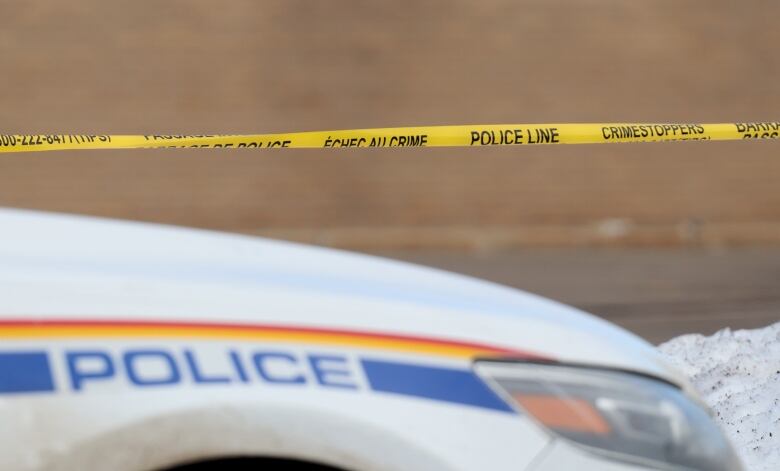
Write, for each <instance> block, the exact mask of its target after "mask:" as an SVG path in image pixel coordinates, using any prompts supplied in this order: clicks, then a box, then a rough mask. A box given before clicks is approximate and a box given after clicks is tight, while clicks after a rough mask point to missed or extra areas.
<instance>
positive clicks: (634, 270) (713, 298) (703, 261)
mask: <svg viewBox="0 0 780 471" xmlns="http://www.w3.org/2000/svg"><path fill="white" fill-rule="evenodd" d="M375 254H377V255H383V256H387V257H391V258H396V259H400V260H405V261H410V262H414V263H419V264H422V265H429V266H432V267H437V268H441V269H445V270H449V271H453V272H459V273H463V274H467V275H471V276H476V277H479V278H484V279H487V280H491V281H494V282H497V283H502V284H505V285H509V286H513V287H516V288H520V289H523V290H526V291H530V292H533V293H536V294H540V295H543V296H546V297H549V298H552V299H555V300H557V301H561V302H564V303H566V304H570V305H573V306H576V307H578V308H581V309H583V310H585V311H588V312H591V313H593V314H596V315H598V316H601V317H603V318H605V319H607V320H609V321H611V322H614V323H616V324H618V325H620V326H622V327H624V328H626V329H628V330H631V331H633V332H634V333H636V334H638V335H640V336H642V337H644V338H645V339H647V340H648V341H650V342H652V343H655V344H658V343H660V342H663V341H665V340H668V339H670V338H673V337H675V336H678V335H681V334H686V333H703V334H711V333H713V332H715V331H717V330H720V329H723V328H726V327H729V328H731V329H745V328H757V327H764V326H767V325H769V324H772V323H774V322H778V321H780V281H779V280H780V249H778V248H740V249H729V250H685V249H631V250H624V249H540V250H514V251H496V252H463V251H431V250H425V251H414V250H406V251H384V252H375Z"/></svg>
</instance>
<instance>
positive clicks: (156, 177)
mask: <svg viewBox="0 0 780 471" xmlns="http://www.w3.org/2000/svg"><path fill="white" fill-rule="evenodd" d="M778 18H780V2H778V1H777V0H741V1H734V0H644V1H638V0H637V1H628V0H479V1H476V0H469V1H465V0H451V1H444V0H441V1H430V0H423V1H409V0H398V1H386V2H378V1H345V0H328V1H320V2H314V1H301V0H264V1H249V0H234V1H223V2H217V1H204V0H183V1H169V0H162V1H140V0H135V1H127V0H120V1H100V0H73V1H70V2H59V1H54V0H48V1H44V0H24V1H19V0H17V1H8V0H6V1H3V2H2V3H1V4H0V24H1V25H2V27H0V71H1V72H2V73H0V85H1V86H0V129H2V132H3V133H76V134H94V133H127V134H134V133H148V134H168V133H172V134H176V133H193V134H198V133H263V132H277V131H278V132H283V131H305V130H320V129H338V128H357V127H390V126H407V125H436V124H469V123H539V122H588V121H691V122H718V121H759V120H772V121H774V120H778V119H780V87H778V83H780V80H779V79H780V54H778V44H780V28H779V27H778V25H777V20H778ZM778 182H780V147H778V143H777V142H732V143H696V142H691V143H671V144H644V145H618V144H615V145H599V146H570V147H568V146H553V147H529V148H509V147H505V148H479V149H413V148H409V149H392V150H387V149H360V150H355V149H350V150H335V151H325V150H301V151H295V150H282V151H278V152H269V151H266V150H259V151H258V150H254V151H253V150H201V151H198V150H179V149H174V150H170V149H168V150H143V151H109V152H68V153H52V154H45V153H44V154H25V155H4V156H2V158H0V206H11V207H22V208H35V209H45V210H53V211H64V212H73V213H82V214H90V215H98V216H110V217H119V218H128V219H135V220H143V221H153V222H164V223H172V224H184V225H192V226H197V227H203V228H212V229H222V230H229V231H237V232H244V233H252V234H262V235H270V236H272V237H278V238H286V239H292V240H300V241H307V242H315V243H319V244H323V245H331V246H337V247H346V248H355V249H362V250H368V251H382V253H385V254H389V255H391V256H395V257H398V258H404V259H409V260H414V261H421V262H424V263H427V264H431V265H436V266H442V267H445V268H450V269H454V270H458V271H463V272H466V273H472V274H477V275H480V276H483V277H486V278H489V279H494V280H496V281H501V282H504V283H508V284H514V285H516V286H521V287H525V288H529V289H532V290H533V291H537V292H540V293H542V294H547V295H549V296H553V297H556V298H558V299H561V300H563V301H567V302H570V303H573V304H575V305H578V306H580V307H584V308H586V309H589V310H591V311H594V312H596V313H598V314H601V315H603V316H605V317H608V318H610V319H612V320H614V321H615V322H618V323H621V324H622V325H624V326H626V327H629V328H631V329H633V330H635V331H637V332H639V333H640V334H641V335H644V336H645V337H646V338H648V339H651V340H653V341H658V340H663V339H665V338H668V337H670V336H672V335H675V334H678V333H681V332H687V331H697V330H698V331H708V330H709V331H712V330H714V329H715V328H719V327H723V326H726V325H731V326H747V327H755V326H759V325H766V324H767V323H769V322H771V321H773V320H778V319H780V288H778V285H777V281H776V280H778V279H780V249H777V248H770V247H771V246H775V247H777V246H778V245H780V186H779V185H778ZM0 231H2V228H0ZM541 247H546V248H548V249H546V250H548V251H544V250H540V248H541ZM593 247H598V248H605V247H606V248H611V249H613V250H610V251H609V253H603V252H600V251H598V250H597V251H593ZM615 247H619V248H620V247H622V248H623V249H625V250H628V249H626V248H630V250H628V251H619V250H618V251H616V250H614V248H615ZM670 247H671V248H674V250H672V251H669V248H670ZM739 247H742V248H739ZM745 247H747V248H745ZM410 248H411V249H416V250H417V251H416V252H414V253H412V252H404V251H399V250H400V249H410ZM638 248H641V250H639V249H638ZM659 248H665V249H664V250H661V251H659ZM713 248H715V249H717V250H715V251H713ZM723 248H728V249H729V252H728V253H727V254H725V255H724V254H723V252H722V249H723ZM738 248H739V249H738ZM464 249H466V250H464ZM470 249H477V250H470ZM517 249H523V250H525V249H533V250H532V251H531V252H528V251H526V252H523V251H522V250H521V251H520V252H517ZM692 249H695V250H692ZM442 250H444V251H445V252H444V253H440V252H439V251H442ZM513 250H514V252H512V251H513ZM509 252H512V253H509ZM475 254H476V255H475Z"/></svg>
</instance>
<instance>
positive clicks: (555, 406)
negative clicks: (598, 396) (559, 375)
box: [514, 394, 612, 435]
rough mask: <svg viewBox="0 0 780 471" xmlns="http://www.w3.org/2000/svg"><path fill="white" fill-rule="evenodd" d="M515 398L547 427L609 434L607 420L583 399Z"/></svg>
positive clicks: (536, 396)
mask: <svg viewBox="0 0 780 471" xmlns="http://www.w3.org/2000/svg"><path fill="white" fill-rule="evenodd" d="M514 398H515V400H516V401H517V402H518V403H519V404H520V405H521V406H522V407H523V409H525V410H526V412H528V413H529V414H531V415H532V416H534V417H535V418H536V419H537V420H538V421H540V422H541V423H542V424H544V425H545V426H546V427H549V428H551V429H558V430H567V431H571V432H583V433H591V434H595V435H608V434H609V433H610V431H611V430H612V429H611V428H610V426H609V424H608V423H607V421H606V420H604V418H603V417H602V416H601V414H599V412H598V411H597V410H596V409H595V408H593V406H592V405H591V404H590V403H589V402H588V401H585V400H583V399H574V398H560V397H553V396H542V395H529V394H516V395H515V396H514Z"/></svg>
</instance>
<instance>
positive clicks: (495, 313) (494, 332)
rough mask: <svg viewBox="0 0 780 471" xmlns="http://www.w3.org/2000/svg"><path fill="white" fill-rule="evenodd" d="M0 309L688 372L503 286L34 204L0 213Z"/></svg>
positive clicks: (634, 341) (566, 310)
mask: <svg viewBox="0 0 780 471" xmlns="http://www.w3.org/2000/svg"><path fill="white" fill-rule="evenodd" d="M3 319H6V320H9V319H16V320H18V319H33V320H36V319H60V320H63V319H64V320H74V319H76V320H79V321H85V320H112V319H113V320H122V321H128V320H133V321H140V320H143V321H164V322H200V323H209V322H211V323H220V324H225V323H227V324H233V323H235V324H247V323H263V324H265V325H267V324H271V325H275V324H278V325H285V326H290V325H292V326H297V327H304V328H320V329H322V328H326V329H348V330H359V331H362V332H374V333H382V334H385V335H387V334H390V335H398V336H415V337H420V336H422V337H426V338H435V339H442V340H446V341H451V342H471V343H478V344H481V345H491V346H494V347H497V348H501V349H509V350H519V351H523V352H528V353H531V354H532V355H536V356H539V357H543V358H547V359H551V360H556V361H561V362H567V363H579V364H589V365H599V366H604V367H611V368H620V369H626V370H632V371H637V372H641V373H644V374H650V375H654V376H658V377H662V378H664V379H667V380H669V381H673V382H677V383H684V381H683V380H682V379H681V378H680V376H679V375H677V374H676V372H674V371H673V370H670V369H669V368H668V367H667V366H666V365H665V363H664V362H663V361H662V360H661V357H660V355H659V353H658V352H657V351H656V349H655V348H654V347H653V346H652V345H650V344H648V343H646V342H645V341H643V340H641V339H639V338H638V337H636V336H634V335H633V334H630V333H628V332H626V331H624V330H622V329H620V328H618V327H616V326H614V325H612V324H610V323H608V322H605V321H603V320H601V319H598V318H596V317H594V316H591V315H589V314H586V313H584V312H581V311H578V310H576V309H573V308H571V307H568V306H564V305H562V304H559V303H556V302H553V301H550V300H547V299H544V298H541V297H539V296H535V295H532V294H529V293H525V292H522V291H518V290H515V289H511V288H508V287H504V286H501V285H497V284H493V283H489V282H485V281H480V280H477V279H473V278H469V277H465V276H461V275H456V274H451V273H447V272H443V271H440V270H435V269H430V268H424V267H419V266H415V265H412V264H408V263H403V262H397V261H391V260H385V259H381V258H377V257H372V256H366V255H358V254H352V253H347V252H343V251H337V250H331V249H323V248H316V247H309V246H304V245H299V244H293V243H288V242H278V241H270V240H264V239H260V238H255V237H248V236H240V235H232V234H224V233H217V232H210V231H203V230H194V229H184V228H176V227H167V226H160V225H153V224H145V223H136V222H122V221H112V220H104V219H97V218H89V217H81V216H70V215H59V214H47V213H40V212H33V211H20V210H0V320H3Z"/></svg>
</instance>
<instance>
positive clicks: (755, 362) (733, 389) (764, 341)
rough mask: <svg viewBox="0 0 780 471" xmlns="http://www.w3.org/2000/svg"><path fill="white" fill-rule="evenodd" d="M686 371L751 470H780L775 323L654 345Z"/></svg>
mask: <svg viewBox="0 0 780 471" xmlns="http://www.w3.org/2000/svg"><path fill="white" fill-rule="evenodd" d="M658 348H659V349H660V350H661V352H662V353H663V354H664V355H666V357H667V359H668V360H669V362H670V363H672V364H673V365H674V366H676V367H677V368H678V369H680V370H681V371H682V372H683V373H685V374H686V375H687V376H688V377H689V378H690V379H691V381H692V383H693V385H694V386H695V387H696V389H697V390H698V392H699V393H700V394H701V396H702V398H703V399H704V401H705V402H706V403H707V404H708V405H709V406H710V407H711V408H712V410H713V411H714V412H715V415H716V417H717V418H718V420H719V422H720V425H721V427H722V428H723V429H724V430H725V431H726V433H727V434H728V436H729V438H730V439H731V442H732V443H733V444H734V446H735V448H736V449H737V451H738V452H739V454H740V455H741V456H742V460H743V462H744V463H745V465H746V467H747V469H748V470H750V471H770V470H771V471H778V470H780V323H777V324H774V325H771V326H769V327H766V328H764V329H756V330H738V331H736V332H732V331H731V330H729V329H725V330H722V331H720V332H718V333H716V334H715V335H713V336H712V337H704V336H702V335H683V336H681V337H677V338H675V339H672V340H670V341H668V342H666V343H664V344H662V345H660V346H659V347H658Z"/></svg>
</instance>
